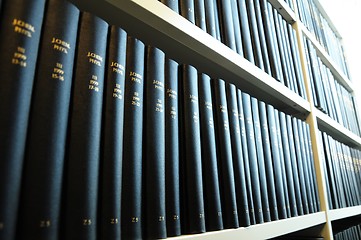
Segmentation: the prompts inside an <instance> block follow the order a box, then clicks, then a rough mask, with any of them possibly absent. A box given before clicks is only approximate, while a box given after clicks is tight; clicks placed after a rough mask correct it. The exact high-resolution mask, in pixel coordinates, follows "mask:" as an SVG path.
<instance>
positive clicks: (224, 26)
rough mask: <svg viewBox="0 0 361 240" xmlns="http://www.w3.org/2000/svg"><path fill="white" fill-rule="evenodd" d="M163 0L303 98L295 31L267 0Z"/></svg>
mask: <svg viewBox="0 0 361 240" xmlns="http://www.w3.org/2000/svg"><path fill="white" fill-rule="evenodd" d="M162 2H163V3H165V4H166V5H167V6H169V7H170V8H171V9H173V11H175V12H177V13H179V14H181V15H182V16H183V17H185V18H186V19H188V20H189V21H190V22H192V23H194V24H195V25H197V26H198V27H200V28H201V29H202V30H204V31H206V32H207V33H209V34H210V35H212V36H213V37H215V38H216V39H218V40H219V41H221V42H223V43H224V44H225V45H227V46H228V47H230V48H231V49H232V50H234V51H236V52H237V53H239V54H240V55H242V56H243V57H245V58H246V59H248V60H249V61H250V62H252V63H254V64H255V65H256V66H258V67H259V68H260V69H262V70H263V71H265V72H267V73H268V74H269V75H271V76H273V77H274V78H275V79H276V80H278V81H279V82H281V83H282V84H284V85H285V86H287V87H288V88H289V89H291V90H292V91H294V92H295V93H297V94H299V95H300V96H301V97H303V98H306V91H305V86H304V81H303V75H302V69H301V62H300V56H299V49H298V44H297V40H296V32H295V30H294V29H293V28H292V25H291V24H289V23H287V22H286V20H285V19H284V18H283V17H282V16H281V15H280V14H279V13H278V11H277V9H275V8H274V7H273V6H272V5H271V4H270V3H269V2H268V1H267V0H231V1H229V0H220V1H217V0H211V1H203V0H202V1H193V0H179V6H178V4H177V2H176V1H167V0H163V1H162Z"/></svg>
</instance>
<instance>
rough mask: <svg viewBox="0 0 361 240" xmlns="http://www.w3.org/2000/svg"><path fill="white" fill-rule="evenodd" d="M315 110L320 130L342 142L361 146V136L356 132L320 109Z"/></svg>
mask: <svg viewBox="0 0 361 240" xmlns="http://www.w3.org/2000/svg"><path fill="white" fill-rule="evenodd" d="M315 112H316V118H317V123H318V126H319V129H320V130H322V131H325V132H326V133H328V134H329V135H331V136H332V137H333V138H335V139H336V140H338V141H340V142H343V143H346V144H348V145H350V146H354V147H357V148H361V138H360V137H358V136H357V135H356V134H354V133H353V132H351V131H350V130H348V129H347V128H345V127H344V126H342V125H341V124H340V123H338V122H336V121H335V120H333V119H332V118H330V117H329V116H328V115H326V114H325V113H323V112H321V111H320V110H318V109H315Z"/></svg>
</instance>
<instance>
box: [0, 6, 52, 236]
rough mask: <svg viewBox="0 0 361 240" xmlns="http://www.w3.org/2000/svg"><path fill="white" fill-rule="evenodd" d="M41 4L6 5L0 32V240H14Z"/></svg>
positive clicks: (41, 15) (42, 8) (40, 25)
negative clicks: (0, 80)
mask: <svg viewBox="0 0 361 240" xmlns="http://www.w3.org/2000/svg"><path fill="white" fill-rule="evenodd" d="M44 8H45V0H40V1H35V0H32V1H25V0H16V1H6V2H4V3H3V4H2V7H1V10H2V14H1V18H0V22H1V29H0V51H1V58H0V66H1V72H0V77H1V79H3V80H2V82H1V87H0V111H1V112H2V114H1V116H0V132H1V136H0V155H1V161H0V182H1V183H2V184H1V186H0V225H1V226H2V227H1V229H0V238H1V239H14V238H15V225H16V221H17V214H18V205H19V199H20V188H21V186H20V185H21V173H22V167H23V158H24V151H25V142H26V134H27V129H28V117H29V111H30V102H31V94H32V88H33V83H34V75H35V67H36V60H37V55H38V46H39V41H40V34H41V29H42V22H43V13H44Z"/></svg>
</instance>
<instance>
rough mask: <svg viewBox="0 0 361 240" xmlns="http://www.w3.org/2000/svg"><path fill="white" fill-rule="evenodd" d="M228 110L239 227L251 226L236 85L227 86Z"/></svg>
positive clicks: (228, 84)
mask: <svg viewBox="0 0 361 240" xmlns="http://www.w3.org/2000/svg"><path fill="white" fill-rule="evenodd" d="M226 93H227V95H226V96H227V98H226V100H227V105H228V107H227V109H228V118H229V129H230V136H231V145H232V157H233V168H234V180H235V188H236V199H237V211H238V220H239V225H240V226H242V227H246V226H249V225H250V224H251V222H250V218H249V205H248V198H247V183H246V174H245V167H244V159H243V149H242V147H241V146H242V140H241V128H240V124H239V111H238V102H237V89H236V87H235V85H233V84H230V83H227V84H226Z"/></svg>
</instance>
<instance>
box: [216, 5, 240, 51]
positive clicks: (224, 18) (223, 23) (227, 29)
mask: <svg viewBox="0 0 361 240" xmlns="http://www.w3.org/2000/svg"><path fill="white" fill-rule="evenodd" d="M217 7H218V10H219V22H220V23H219V25H220V29H221V40H222V42H223V43H224V44H225V45H226V46H228V47H229V48H230V49H232V50H234V51H237V47H236V39H235V34H234V24H233V16H232V5H231V2H230V1H227V0H217Z"/></svg>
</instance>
